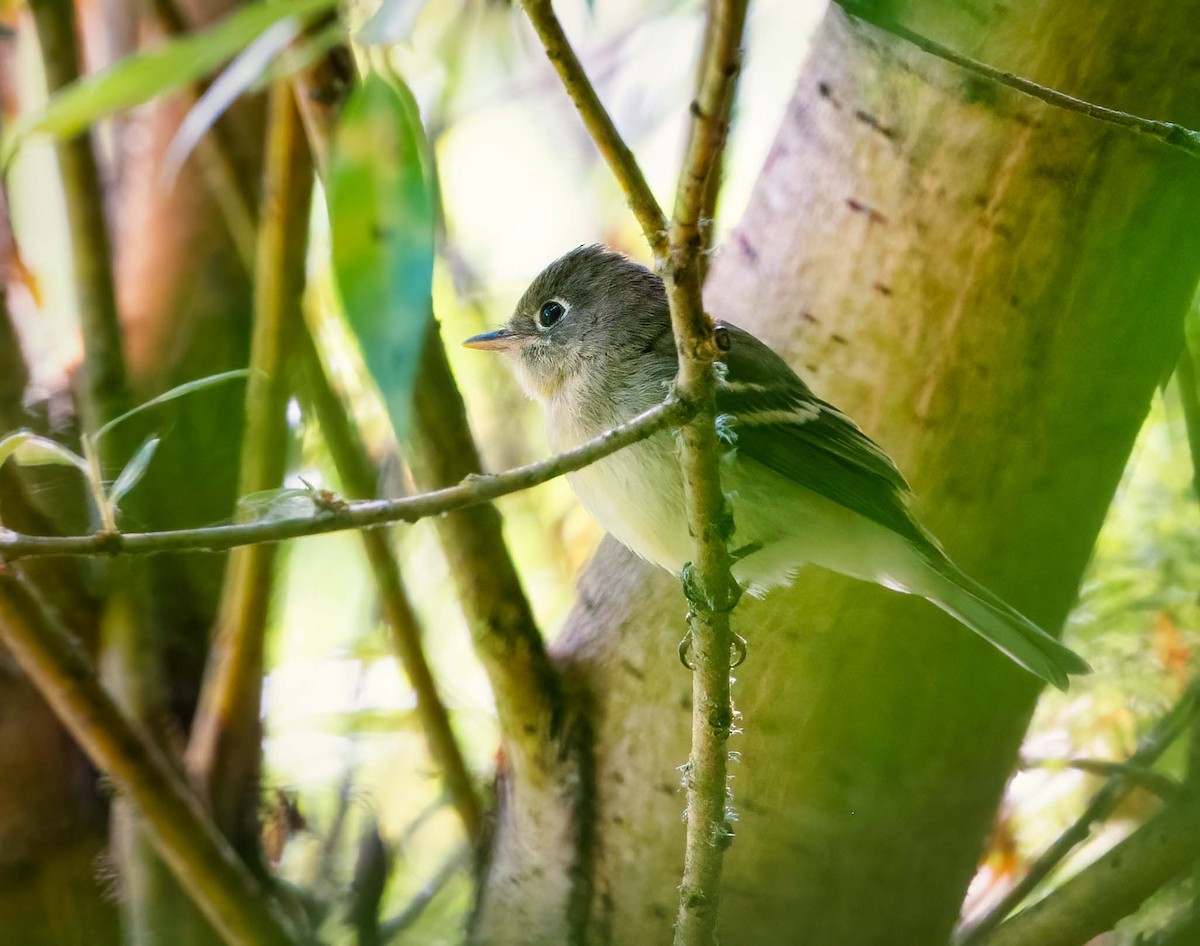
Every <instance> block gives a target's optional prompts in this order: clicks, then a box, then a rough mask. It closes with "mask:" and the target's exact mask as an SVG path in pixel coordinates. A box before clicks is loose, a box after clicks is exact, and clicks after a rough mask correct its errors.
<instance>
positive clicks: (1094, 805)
mask: <svg viewBox="0 0 1200 946" xmlns="http://www.w3.org/2000/svg"><path fill="white" fill-rule="evenodd" d="M1198 695H1200V680H1194V681H1192V683H1191V685H1189V686H1188V688H1187V689H1186V690H1185V691H1184V693H1183V695H1182V696H1181V697H1180V698H1179V700H1178V701H1177V702H1176V703H1175V705H1174V706H1172V707H1171V708H1170V710H1168V711H1167V712H1166V713H1165V714H1164V715H1163V716H1162V718H1161V719H1159V720H1158V722H1156V723H1155V724H1154V726H1153V727H1152V728H1151V729H1150V731H1149V732H1148V733H1146V735H1145V736H1143V737H1142V738H1141V739H1140V740H1139V741H1138V747H1137V749H1136V750H1135V751H1134V753H1133V754H1132V755H1131V756H1130V757H1129V759H1128V760H1127V762H1126V764H1127V765H1131V766H1133V767H1135V768H1139V769H1146V768H1149V767H1150V766H1151V765H1153V764H1154V762H1155V760H1157V759H1158V757H1159V756H1160V755H1162V754H1163V753H1164V752H1165V751H1166V750H1167V747H1168V746H1170V745H1171V743H1173V742H1174V741H1175V740H1176V739H1178V738H1179V734H1180V733H1182V732H1183V730H1184V727H1185V726H1187V725H1188V722H1189V721H1190V720H1191V717H1192V713H1193V711H1194V707H1195V706H1196V704H1197V698H1198ZM1136 784H1137V783H1136V782H1133V781H1131V780H1130V779H1128V778H1127V777H1126V776H1125V775H1124V774H1121V773H1118V774H1116V775H1114V776H1113V777H1112V778H1111V779H1109V781H1107V782H1106V783H1105V784H1104V786H1103V787H1102V788H1100V790H1099V791H1097V792H1096V794H1095V795H1093V796H1092V800H1091V801H1090V802H1089V803H1088V806H1087V807H1086V808H1085V809H1084V810H1083V813H1082V814H1081V815H1080V816H1079V817H1078V818H1076V819H1075V822H1074V823H1073V824H1072V825H1071V826H1070V827H1069V828H1067V830H1066V831H1064V832H1063V833H1062V834H1061V835H1059V836H1058V838H1056V839H1055V841H1054V842H1053V843H1052V844H1051V845H1050V846H1049V847H1048V848H1046V850H1045V851H1043V852H1042V854H1041V856H1039V857H1038V859H1037V860H1035V861H1034V862H1033V863H1032V864H1031V865H1030V866H1029V869H1028V870H1027V871H1026V872H1025V876H1023V877H1022V878H1021V879H1020V880H1019V881H1017V883H1016V884H1014V885H1013V888H1012V889H1011V890H1010V891H1009V892H1008V893H1007V894H1005V895H1004V897H1002V898H1001V900H1000V902H999V903H997V904H996V905H995V906H994V907H992V909H991V910H990V911H988V913H987V915H986V916H984V917H982V918H981V919H980V920H979V921H977V922H976V923H975V924H974V925H972V926H971V927H969V928H968V929H966V930H964V931H963V932H962V934H961V935H960V936H959V940H958V942H959V946H983V944H984V943H986V942H987V941H988V939H987V937H988V934H989V933H991V932H992V930H994V929H996V928H997V927H998V926H1000V924H1001V923H1002V922H1003V921H1004V918H1005V917H1007V916H1008V915H1009V914H1010V913H1012V911H1013V910H1015V909H1016V908H1017V907H1019V906H1020V905H1021V904H1022V903H1023V902H1024V901H1025V899H1026V898H1027V897H1028V896H1029V895H1030V894H1031V893H1033V891H1034V890H1036V889H1037V887H1038V885H1039V884H1040V883H1041V882H1042V881H1043V880H1045V879H1046V878H1047V877H1048V876H1050V874H1051V873H1052V872H1053V871H1054V870H1055V868H1057V867H1058V866H1059V864H1061V863H1062V862H1063V860H1064V859H1065V858H1066V856H1067V855H1068V854H1070V853H1071V852H1072V851H1073V850H1075V848H1076V847H1078V846H1079V845H1080V844H1082V843H1083V842H1084V841H1086V840H1087V839H1088V836H1089V835H1090V834H1091V833H1092V825H1094V824H1096V823H1097V822H1098V821H1103V820H1104V819H1105V818H1107V817H1108V816H1109V815H1111V814H1112V813H1113V812H1114V811H1115V810H1116V808H1117V806H1118V805H1119V804H1120V803H1121V802H1122V800H1124V798H1125V796H1126V795H1128V794H1129V792H1130V791H1131V790H1132V789H1133V788H1135V787H1136Z"/></svg>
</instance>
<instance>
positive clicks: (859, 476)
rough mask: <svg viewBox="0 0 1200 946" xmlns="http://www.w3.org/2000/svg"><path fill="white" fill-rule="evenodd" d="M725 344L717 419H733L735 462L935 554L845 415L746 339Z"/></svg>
mask: <svg viewBox="0 0 1200 946" xmlns="http://www.w3.org/2000/svg"><path fill="white" fill-rule="evenodd" d="M718 325H719V326H721V327H723V328H724V329H725V330H726V331H728V333H729V336H730V341H731V344H730V347H729V351H728V352H727V353H726V355H725V357H724V358H723V362H724V364H725V372H724V378H723V379H722V381H721V382H720V384H719V385H718V387H717V413H718V414H719V415H727V416H728V417H729V418H731V421H730V423H731V424H732V427H733V432H734V434H735V436H736V439H737V452H738V456H739V457H740V458H747V459H750V460H754V461H755V462H757V463H761V464H762V465H763V466H765V467H767V468H768V469H771V470H773V471H774V472H775V473H778V474H779V475H780V476H784V477H786V478H787V479H789V480H791V481H793V482H794V483H797V484H798V485H800V486H803V487H805V488H806V489H810V490H812V491H813V492H814V493H817V494H819V495H821V496H824V497H825V498H826V499H830V500H832V501H833V502H835V503H838V504H839V505H842V506H845V507H846V508H848V509H851V510H853V511H854V512H857V513H858V514H859V515H862V516H866V517H867V518H868V519H871V520H873V521H875V522H878V523H879V524H881V525H883V526H886V527H887V528H889V529H891V530H892V531H893V532H896V533H898V534H900V535H902V536H903V537H904V538H906V539H908V540H909V541H910V542H913V543H915V544H916V545H917V546H918V547H919V548H921V549H926V550H928V549H931V548H936V544H935V543H934V541H933V539H932V537H931V536H929V534H928V533H927V532H926V531H925V530H924V529H922V528H921V527H920V526H919V525H918V524H917V523H916V521H915V520H914V519H913V516H912V513H911V512H910V511H909V508H908V496H909V489H908V484H907V483H906V482H905V480H904V477H903V476H902V475H901V474H900V471H899V470H897V469H896V466H895V464H894V463H893V462H892V460H891V458H890V457H889V456H888V455H887V454H886V453H884V452H883V450H882V449H881V448H880V447H879V446H878V445H877V444H876V443H875V442H874V441H873V440H871V438H870V437H868V436H867V435H866V434H864V433H863V432H862V431H861V430H859V428H858V426H857V425H856V424H855V423H854V422H853V421H852V420H850V418H848V417H847V416H846V415H845V414H843V413H842V412H841V411H839V410H838V409H837V408H836V407H834V406H833V405H831V404H827V403H826V402H824V401H822V400H821V399H820V398H818V397H817V396H816V395H814V394H813V393H812V391H810V390H809V389H808V386H807V385H806V384H805V383H804V382H803V381H801V380H800V378H799V377H797V375H796V373H795V372H794V371H792V369H791V368H790V367H789V366H788V364H787V362H785V361H784V360H783V359H782V358H780V357H779V356H778V355H777V354H775V352H773V351H772V350H771V349H770V348H769V347H767V345H765V344H764V343H762V342H760V341H759V340H758V339H757V338H755V337H754V336H753V335H751V334H750V333H749V332H746V331H744V330H743V329H740V328H737V327H736V326H733V325H729V324H728V323H725V322H719V323H718Z"/></svg>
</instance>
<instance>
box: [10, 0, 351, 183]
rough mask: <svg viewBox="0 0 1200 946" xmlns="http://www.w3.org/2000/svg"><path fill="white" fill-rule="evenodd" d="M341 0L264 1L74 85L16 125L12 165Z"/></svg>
mask: <svg viewBox="0 0 1200 946" xmlns="http://www.w3.org/2000/svg"><path fill="white" fill-rule="evenodd" d="M335 3H336V0H259V2H257V3H251V4H248V5H246V6H242V7H239V8H238V9H236V10H235V11H234V12H233V13H231V14H230V15H229V16H227V17H225V18H224V19H223V20H221V21H219V22H218V23H216V24H215V25H213V26H211V27H209V28H208V29H206V30H201V31H197V32H195V33H190V34H188V35H186V36H179V37H175V38H172V39H166V40H163V41H162V42H160V43H157V44H155V45H154V46H152V47H150V48H148V49H145V50H141V51H139V52H136V53H133V54H132V55H129V56H126V57H124V58H123V59H121V60H119V61H118V62H116V63H115V64H113V65H112V66H111V67H110V68H108V69H105V70H103V71H102V72H99V73H96V74H95V75H91V76H87V77H85V78H83V79H80V80H79V81H78V82H73V83H71V85H69V86H67V87H66V88H65V89H63V90H61V91H60V92H58V93H57V94H56V95H54V96H52V97H51V99H50V101H49V102H47V103H46V106H45V108H43V109H42V110H41V111H39V112H35V113H33V114H32V115H28V116H25V117H23V118H22V119H20V120H18V121H17V122H15V123H14V124H13V125H12V126H11V128H10V129H9V131H8V132H7V133H6V134H5V136H4V139H3V142H2V143H0V163H2V164H7V163H8V162H9V161H10V160H11V158H12V155H13V152H14V151H15V150H16V148H17V147H18V146H19V144H20V142H21V140H22V139H24V138H25V137H27V136H28V135H30V134H34V133H44V134H50V135H56V136H58V137H60V138H69V137H71V136H72V135H76V134H79V133H80V132H82V131H84V130H85V129H86V128H87V127H88V126H89V125H91V124H92V123H93V122H95V121H97V120H98V119H101V118H104V117H106V116H108V115H112V114H114V113H115V112H119V111H122V110H124V109H127V108H132V107H133V106H135V105H140V104H141V103H143V102H148V101H150V100H151V99H153V98H156V97H157V96H159V95H162V94H164V93H166V92H170V91H173V90H174V89H178V88H180V87H181V86H183V85H186V84H187V83H189V82H192V81H194V80H196V79H199V78H201V77H202V76H205V75H208V74H209V73H210V72H212V71H213V70H214V69H216V68H217V67H218V66H220V65H221V64H222V63H223V62H226V61H227V60H229V59H231V58H232V57H233V56H235V55H237V53H238V52H240V51H241V50H242V49H244V48H245V47H246V46H247V45H248V44H249V43H251V42H253V41H254V39H255V38H256V37H258V36H259V35H261V34H262V33H263V32H264V31H265V30H267V29H268V28H269V27H271V26H272V25H274V24H275V23H278V22H279V21H280V20H283V19H286V18H288V17H296V18H301V19H303V18H307V17H310V16H313V15H316V14H318V13H321V12H323V11H325V10H328V9H331V8H332V7H333V6H334V5H335Z"/></svg>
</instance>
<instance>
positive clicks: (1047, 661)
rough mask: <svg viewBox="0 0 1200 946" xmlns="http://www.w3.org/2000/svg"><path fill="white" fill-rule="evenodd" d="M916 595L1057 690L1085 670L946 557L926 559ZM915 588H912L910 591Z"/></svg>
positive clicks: (1072, 654) (1065, 649) (1068, 651)
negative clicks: (923, 597) (1070, 676)
mask: <svg viewBox="0 0 1200 946" xmlns="http://www.w3.org/2000/svg"><path fill="white" fill-rule="evenodd" d="M926 565H927V569H928V570H927V572H926V575H925V578H926V580H925V581H924V582H921V585H922V587H921V589H920V590H919V591H918V594H923V595H924V596H925V597H926V598H928V599H929V600H930V601H932V602H933V603H934V604H936V605H937V606H938V607H939V608H941V609H942V610H943V611H945V612H946V613H947V614H949V615H951V616H952V617H954V618H956V619H957V620H959V621H961V622H962V623H963V624H965V625H966V626H967V627H969V628H970V629H971V630H973V631H974V632H975V633H976V634H978V635H979V636H980V637H982V638H983V639H984V640H986V641H988V642H989V643H990V644H992V645H993V646H995V647H996V648H997V649H999V650H1001V651H1002V652H1003V653H1005V654H1006V655H1008V656H1009V657H1010V658H1012V660H1013V661H1015V662H1016V663H1017V664H1019V665H1020V666H1022V667H1024V668H1025V669H1026V670H1028V671H1029V672H1030V673H1032V674H1034V675H1035V676H1038V677H1041V679H1043V680H1045V681H1046V682H1047V683H1052V684H1054V685H1055V686H1056V687H1058V688H1059V689H1060V690H1065V689H1066V688H1067V676H1068V674H1084V673H1091V670H1092V668H1091V667H1089V666H1088V664H1087V661H1085V660H1084V659H1083V658H1082V657H1080V656H1079V655H1078V654H1077V653H1075V651H1073V650H1071V648H1069V647H1067V646H1066V645H1065V644H1061V643H1059V642H1058V641H1057V640H1055V639H1054V638H1053V637H1051V636H1050V635H1049V634H1047V633H1046V632H1045V631H1043V630H1042V629H1041V628H1040V627H1038V626H1037V625H1036V624H1034V623H1033V621H1031V620H1029V618H1027V617H1025V615H1023V614H1022V613H1021V612H1020V611H1018V610H1017V609H1016V608H1014V607H1012V606H1011V605H1009V604H1007V603H1006V602H1004V601H1003V600H1001V599H1000V598H999V597H997V596H996V595H994V594H992V592H990V591H988V589H987V588H985V587H984V586H983V585H981V584H979V582H977V581H975V580H974V579H973V578H971V577H970V576H969V575H966V574H964V573H963V571H962V570H961V569H959V568H958V566H957V565H955V564H954V563H953V562H951V561H949V559H945V558H942V559H941V560H940V561H937V562H932V561H929V560H928V559H926ZM914 590H916V589H914Z"/></svg>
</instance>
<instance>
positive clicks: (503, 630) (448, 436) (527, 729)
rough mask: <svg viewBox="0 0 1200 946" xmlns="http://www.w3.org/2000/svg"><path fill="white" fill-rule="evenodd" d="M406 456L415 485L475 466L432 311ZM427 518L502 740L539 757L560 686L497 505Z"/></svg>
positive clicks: (456, 476) (476, 469) (537, 760)
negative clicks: (492, 699) (442, 555)
mask: <svg viewBox="0 0 1200 946" xmlns="http://www.w3.org/2000/svg"><path fill="white" fill-rule="evenodd" d="M643 417H645V415H643ZM637 439H641V437H640V436H639V437H638V438H637ZM591 443H592V444H595V441H591ZM407 458H408V460H409V465H410V467H411V469H412V474H413V479H414V480H416V482H417V485H418V486H419V487H420V488H421V489H435V488H437V487H441V486H444V485H446V484H448V483H454V482H458V481H461V480H466V481H467V482H468V483H469V482H471V480H472V479H473V478H474V477H478V476H479V474H480V471H481V470H482V469H483V464H482V461H481V460H480V458H479V451H478V449H477V448H476V446H475V440H474V437H473V436H472V435H471V428H470V425H469V424H468V422H467V411H466V405H465V404H464V403H463V399H462V394H461V392H460V391H459V390H458V385H457V384H456V383H455V381H454V375H453V374H452V373H451V371H450V363H449V362H448V361H447V360H446V351H445V349H444V348H443V347H442V339H441V332H440V330H439V326H438V323H437V321H436V320H433V319H431V320H430V324H429V329H428V331H427V333H426V336H425V342H424V346H423V349H422V353H421V364H420V368H419V369H418V373H417V382H416V385H415V388H414V402H413V418H412V430H411V444H410V449H409V450H408V456H407ZM533 465H536V464H533ZM435 524H436V526H437V530H438V538H439V539H440V541H441V544H442V549H443V551H444V553H445V555H446V559H447V562H448V564H449V566H450V575H451V578H452V580H453V581H454V584H455V589H456V591H457V594H458V599H459V602H460V603H461V605H462V609H463V614H464V616H465V617H466V619H467V625H468V627H469V628H470V631H471V638H472V640H473V641H474V643H475V652H476V654H477V655H478V657H479V660H480V662H481V663H482V664H483V667H484V670H485V672H486V673H487V675H488V681H489V683H490V684H491V687H492V693H493V695H494V696H495V699H496V714H497V716H498V717H499V720H500V728H501V732H502V734H503V738H504V743H505V746H506V747H507V749H508V751H509V752H513V753H517V754H519V755H520V756H521V757H522V758H523V759H524V760H525V761H526V762H527V763H528V764H530V765H532V766H540V765H541V764H543V763H544V762H545V761H546V759H547V755H546V754H547V750H548V747H549V746H550V744H551V742H552V740H551V738H550V737H551V736H553V735H555V732H554V730H555V728H556V726H557V724H558V723H559V722H560V721H561V714H562V709H563V707H562V693H561V689H560V684H559V681H558V676H557V674H556V672H555V670H554V668H553V666H552V665H551V663H550V658H549V656H548V655H547V653H546V648H545V645H544V643H543V642H542V637H541V634H540V633H538V628H537V623H536V621H535V620H534V617H533V609H532V608H531V607H530V605H529V601H528V599H527V598H526V597H525V592H524V589H523V588H522V587H521V581H520V578H518V576H517V569H516V566H515V565H514V564H513V560H512V557H511V556H510V555H509V552H508V546H507V545H506V544H505V541H504V534H503V531H502V529H501V520H500V513H499V511H498V510H497V509H496V507H495V506H492V505H487V506H478V507H477V508H475V509H471V510H457V511H455V512H454V513H453V514H451V515H448V516H442V517H439V518H438V519H437V520H436V523H435Z"/></svg>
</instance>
